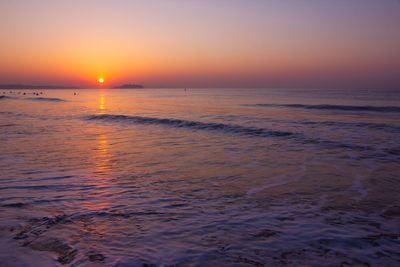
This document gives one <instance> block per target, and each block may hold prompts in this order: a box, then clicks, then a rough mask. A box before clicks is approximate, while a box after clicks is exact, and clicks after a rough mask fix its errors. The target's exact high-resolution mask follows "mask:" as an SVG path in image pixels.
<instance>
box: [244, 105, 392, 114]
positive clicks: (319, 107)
mask: <svg viewBox="0 0 400 267" xmlns="http://www.w3.org/2000/svg"><path fill="white" fill-rule="evenodd" d="M245 106H255V107H284V108H299V109H317V110H344V111H373V112H400V107H395V106H346V105H328V104H321V105H305V104H246V105H245Z"/></svg>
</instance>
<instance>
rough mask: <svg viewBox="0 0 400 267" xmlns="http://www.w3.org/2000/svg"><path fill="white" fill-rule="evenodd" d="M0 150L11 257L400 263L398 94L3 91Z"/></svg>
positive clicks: (0, 188) (1, 251)
mask: <svg viewBox="0 0 400 267" xmlns="http://www.w3.org/2000/svg"><path fill="white" fill-rule="evenodd" d="M35 92H38V93H39V94H38V95H36V94H34V93H35ZM0 144H1V145H0V265H1V266H58V265H71V266H100V265H104V266H154V265H155V266H171V265H172V266H264V265H265V266H280V265H291V266H298V265H307V266H320V265H325V266H339V265H373V266H396V265H397V266H398V265H399V264H400V239H399V235H400V217H399V216H400V91H384V90H375V91H373V90H357V91H355V90H316V89H313V90H312V89H188V90H183V89H138V90H106V89H102V90H97V89H91V90H90V89H87V90H75V91H74V90H41V91H40V90H36V91H32V90H11V91H10V90H2V91H1V90H0Z"/></svg>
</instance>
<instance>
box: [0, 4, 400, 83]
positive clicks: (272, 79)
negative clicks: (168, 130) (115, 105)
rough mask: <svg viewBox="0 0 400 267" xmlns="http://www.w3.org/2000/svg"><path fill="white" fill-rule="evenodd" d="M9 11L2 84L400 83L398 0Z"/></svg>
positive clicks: (10, 7) (0, 46) (1, 10)
mask: <svg viewBox="0 0 400 267" xmlns="http://www.w3.org/2000/svg"><path fill="white" fill-rule="evenodd" d="M0 17H1V18H2V19H1V21H2V23H1V35H0V58H1V64H0V84H62V85H66V86H69V85H74V86H81V87H96V86H105V87H112V86H115V85H120V84H125V83H138V84H143V85H145V86H146V87H324V88H325V87H326V88H339V87H342V88H395V89H400V53H399V47H400V31H399V29H400V2H399V1H397V0H382V1H376V0H352V1H346V0H328V1H318V0H287V1H279V0H269V1H261V0H254V1H245V0H231V1H228V0H220V1H211V0H203V1H195V0H186V1H183V0H169V1H164V0H148V1H128V0H117V1H105V0H104V1H94V0H85V1H79V2H78V1H50V0H46V1H45V0H38V1H27V0H17V1H1V2H0ZM99 78H104V84H103V85H100V84H99V83H98V80H99Z"/></svg>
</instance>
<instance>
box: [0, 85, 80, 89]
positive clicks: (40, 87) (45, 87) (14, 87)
mask: <svg viewBox="0 0 400 267" xmlns="http://www.w3.org/2000/svg"><path fill="white" fill-rule="evenodd" d="M0 89H79V87H77V86H62V85H29V84H0Z"/></svg>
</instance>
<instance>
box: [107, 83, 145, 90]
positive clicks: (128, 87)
mask: <svg viewBox="0 0 400 267" xmlns="http://www.w3.org/2000/svg"><path fill="white" fill-rule="evenodd" d="M113 88H115V89H132V88H134V89H143V88H144V87H143V85H140V84H133V83H127V84H122V85H119V86H114V87H113Z"/></svg>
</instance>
